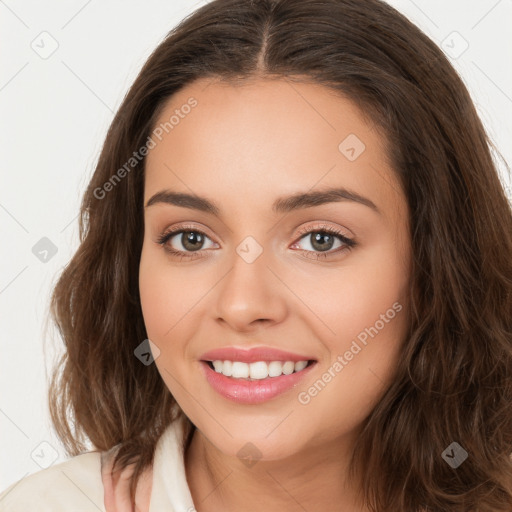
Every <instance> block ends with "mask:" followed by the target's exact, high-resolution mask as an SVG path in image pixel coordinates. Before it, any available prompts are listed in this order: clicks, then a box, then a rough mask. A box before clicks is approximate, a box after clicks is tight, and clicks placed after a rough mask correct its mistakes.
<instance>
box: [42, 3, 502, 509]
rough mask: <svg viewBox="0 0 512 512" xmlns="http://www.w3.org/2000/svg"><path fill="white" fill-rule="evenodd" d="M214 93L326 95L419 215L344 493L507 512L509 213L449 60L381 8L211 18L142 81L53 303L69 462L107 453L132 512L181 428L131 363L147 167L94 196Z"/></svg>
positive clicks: (170, 42) (177, 34)
mask: <svg viewBox="0 0 512 512" xmlns="http://www.w3.org/2000/svg"><path fill="white" fill-rule="evenodd" d="M204 77H211V78H215V79H221V80H228V81H242V80H245V79H251V78H268V77H273V78H278V79H279V78H282V79H283V78H284V79H287V80H302V81H310V82H312V83H316V84H321V85H324V86H326V87H329V88H330V89H331V90H335V91H338V92H340V93H342V94H343V95H345V96H346V97H348V98H349V99H351V100H352V101H353V102H354V103H355V104H356V105H357V106H358V107H359V108H360V109H361V111H362V112H363V113H364V115H367V116H368V117H369V118H370V119H371V120H372V122H374V123H375V125H376V126H377V127H378V128H379V129H380V131H381V133H382V136H383V138H384V140H385V141H386V148H387V153H388V155H389V158H390V161H391V162H392V167H393V169H394V172H395V173H396V175H397V177H398V178H399V181H400V184H401V185H402V187H403V189H404V191H405V194H406V197H407V201H408V205H409V211H410V222H409V224H410V237H411V244H412V251H413V258H412V259H413V261H412V274H411V282H410V308H409V309H410V312H409V317H408V321H409V327H408V332H407V337H406V339H405V340H404V345H403V354H402V357H401V358H400V360H399V361H398V363H397V364H398V367H397V368H398V370H397V373H396V378H395V380H394V381H393V383H392V384H391V385H390V386H389V388H388V389H387V391H386V392H385V394H384V396H383V398H382V400H381V401H379V403H378V404H377V405H376V406H375V408H374V409H373V410H372V412H371V413H370V414H369V416H368V417H367V418H366V420H365V422H364V425H363V428H362V431H361V434H360V436H359V437H358V439H357V442H356V444H355V446H354V451H353V457H352V459H351V466H350V468H351V475H353V476H354V478H356V479H357V481H358V482H359V485H358V488H360V489H361V493H362V496H363V497H364V500H365V502H366V503H367V504H368V506H369V507H370V508H371V510H374V511H379V512H396V511H398V510H404V511H405V510H407V511H409V512H415V511H420V510H428V511H442V512H447V511H453V512H462V511H465V512H466V511H468V510H472V511H473V510H478V511H480V512H490V511H491V510H492V511H493V512H496V511H505V510H507V511H510V510H511V509H512V461H511V457H510V456H511V452H512V350H511V349H512V308H511V305H512V295H511V288H512V211H511V205H510V203H509V200H508V198H507V195H506V193H505V190H504V186H503V183H502V182H501V181H500V177H499V173H498V168H497V163H496V160H495V159H494V157H493V151H494V152H495V153H496V154H499V152H498V151H497V149H496V147H495V146H494V144H493V142H492V141H491V139H490V137H489V136H488V135H487V133H486V131H485V129H484V127H483V125H482V122H481V120H480V118H479V116H478V114H477V112H476V109H475V107H474V104H473V103H472V100H471V98H470V95H469V93H468V90H467V88H466V87H465V85H464V83H463V81H462V80H461V78H460V77H459V75H458V74H457V73H456V71H455V70H454V68H453V67H452V65H451V64H450V62H449V61H448V59H447V58H446V57H445V56H444V54H443V52H442V51H441V50H440V49H439V47H438V46H437V45H436V44H435V43H434V42H433V41H432V40H430V39H429V38H428V37H427V36H426V35H425V34H424V33H423V32H422V31H421V30H420V29H418V28H417V27H416V26H415V25H414V24H413V23H411V22H410V21H409V20H408V19H407V18H406V17H404V16H403V15H402V14H400V13H399V12H398V11H396V10H395V9H394V8H392V7H391V6H389V5H388V4H386V3H385V2H383V1H381V0H258V1H252V0H214V1H212V2H210V3H209V4H206V5H205V6H203V7H202V8H200V9H198V10H197V11H195V12H194V13H192V14H191V15H189V16H188V17H186V18H185V19H184V20H182V21H181V22H180V23H179V24H178V25H177V26H176V27H175V28H174V29H173V30H171V31H170V32H169V34H168V35H167V36H166V37H165V39H164V40H163V41H162V42H161V43H160V44H159V45H158V47H157V48H156V49H155V50H154V52H153V53H152V54H151V55H150V57H149V58H148V60H147V61H146V63H145V64H144V65H143V67H142V69H141V71H140V73H139V75H138V76H137V78H136V80H135V81H134V83H133V85H132V86H131V88H130V89H129V91H128V93H127V94H126V96H125V98H124V99H123V102H122V104H121V106H120V107H119V109H118V111H117V113H116V114H115V116H114V119H113V121H112V123H111V126H110V128H109V130H108V133H107V136H106V139H105V142H104V144H103V147H102V150H101V154H100V156H99V159H98V162H97V165H96V168H95V171H94V174H93V176H92V178H91V180H90V182H89V184H88V187H87V190H86V192H85V195H84V196H83V199H82V203H81V207H80V219H79V232H80V234H79V237H80V244H79V247H78V249H77V251H76V253H75V254H74V256H73V257H72V259H71V260H70V262H69V264H68V265H67V266H66V267H65V268H64V270H63V271H62V273H61V274H60V276H59V279H58V282H57V284H56V285H55V287H54V290H53V294H52V298H51V304H50V306H51V317H52V319H53V320H54V322H55V324H56V325H57V327H58V331H59V333H60V335H61V337H62V340H63V343H64V353H63V355H62V357H61V359H60V360H59V363H58V365H56V366H55V368H54V369H53V371H52V376H51V383H50V393H49V407H50V414H51V419H52V422H53V424H54V426H55V429H56V431H57V434H58V436H59V438H60V439H61V441H62V442H63V444H64V446H65V448H66V450H67V453H68V455H73V456H74V455H77V454H79V453H81V452H83V451H84V450H85V449H86V447H85V444H84V440H86V439H89V440H90V442H91V443H92V444H93V445H94V447H95V448H96V449H98V450H102V451H103V450H109V449H111V448H112V447H114V446H116V445H118V447H119V450H118V452H117V455H116V459H115V464H116V465H117V466H119V468H121V469H122V468H124V467H126V466H127V465H128V464H134V468H135V470H134V472H133V476H132V480H131V486H130V491H131V498H132V500H133V499H134V495H135V490H136V485H137V481H138V479H139V477H140V476H141V474H142V472H143V471H144V469H145V468H148V467H150V466H151V465H152V463H153V460H154V451H155V446H156V443H157V441H158V439H159V437H160V436H161V435H162V433H163V431H164V430H165V429H166V428H167V427H168V426H169V425H170V424H171V423H172V422H173V421H175V420H176V419H177V418H178V417H179V416H180V415H183V414H184V413H183V411H182V410H181V409H180V407H179V405H178V404H177V402H176V400H175V399H174V397H173V396H172V395H171V393H170V391H169V390H168V389H167V387H166V386H165V384H164V382H163V380H162V378H161V376H160V375H159V373H158V370H157V368H156V366H155V365H154V364H152V365H149V366H145V365H143V364H141V363H140V361H139V360H138V359H137V358H136V357H135V356H134V349H135V348H136V347H137V346H138V345H139V344H140V343H141V342H142V340H144V339H146V338H147V333H146V330H145V326H144V321H143V316H142V310H141V305H140V297H139V290H138V272H139V260H140V255H141V249H142V242H143V234H144V224H143V215H144V212H143V190H144V165H145V159H141V160H140V161H138V162H137V163H136V165H134V166H133V169H131V170H130V172H127V173H126V176H124V177H123V179H121V180H119V182H118V183H116V185H115V187H113V190H110V191H109V192H108V193H106V194H103V195H100V194H99V193H98V190H100V189H103V190H105V189H106V187H105V186H104V185H105V183H106V182H108V181H109V180H111V178H112V176H113V175H114V174H116V172H117V171H118V170H119V169H120V168H122V167H123V165H124V164H125V163H126V162H127V161H129V159H130V158H131V157H132V156H133V152H134V151H136V150H138V149H139V148H141V147H142V146H144V145H145V144H146V141H147V138H148V136H149V135H150V133H151V131H152V129H153V127H154V124H155V121H156V119H157V116H158V114H159V112H161V109H162V107H163V106H164V103H165V102H167V100H169V98H170V97H171V96H172V95H173V94H174V93H176V92H177V91H178V90H180V89H182V88H183V87H184V86H186V85H187V84H190V83H191V82H193V81H194V80H196V79H199V78H204ZM505 165H506V163H505ZM507 169H508V170H509V172H510V169H509V168H508V166H507ZM188 427H189V428H188V429H187V430H186V434H187V435H186V440H187V443H188V442H189V441H190V439H191V434H192V433H193V428H194V426H193V425H192V424H191V422H190V420H188ZM452 442H457V443H459V445H460V446H461V447H463V448H464V449H465V450H466V451H467V453H468V458H467V460H466V461H464V463H462V464H461V465H460V466H459V467H457V468H456V469H455V468H453V467H451V466H450V465H449V464H447V463H446V462H445V460H443V457H442V453H443V452H444V450H445V449H446V448H447V447H449V446H450V444H451V443H452Z"/></svg>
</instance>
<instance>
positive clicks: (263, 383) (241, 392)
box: [201, 361, 316, 404]
mask: <svg viewBox="0 0 512 512" xmlns="http://www.w3.org/2000/svg"><path fill="white" fill-rule="evenodd" d="M315 364H316V362H313V363H312V364H310V365H309V366H306V368H304V369H303V370H301V371H300V372H296V373H295V372H294V373H291V374H290V375H281V376H280V377H267V378H266V379H259V380H252V381H250V380H244V379H234V378H232V377H226V376H225V375H222V373H217V372H216V371H215V370H212V368H210V366H209V365H208V363H206V362H204V361H201V366H202V367H203V371H204V373H205V376H206V380H207V381H208V382H209V383H210V385H211V386H212V388H213V389H214V390H215V391H217V393H219V394H220V395H222V396H223V397H224V398H227V399H229V400H232V401H233V402H236V403H239V404H259V403H262V402H266V401H267V400H270V399H272V398H274V397H276V396H278V395H280V394H282V393H285V392H286V391H289V390H290V389H292V388H294V387H295V386H297V384H298V383H299V382H300V380H301V379H303V378H304V377H305V376H306V375H307V374H308V373H309V371H310V370H311V369H312V368H313V367H314V366H315Z"/></svg>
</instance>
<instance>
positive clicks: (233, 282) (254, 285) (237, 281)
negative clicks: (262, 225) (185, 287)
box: [215, 252, 290, 332]
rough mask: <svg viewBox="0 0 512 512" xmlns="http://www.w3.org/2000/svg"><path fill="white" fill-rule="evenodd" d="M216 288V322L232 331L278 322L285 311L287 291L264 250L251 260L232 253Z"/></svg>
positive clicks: (283, 317) (284, 315)
mask: <svg viewBox="0 0 512 512" xmlns="http://www.w3.org/2000/svg"><path fill="white" fill-rule="evenodd" d="M216 288H217V296H216V301H215V307H216V311H215V314H216V317H217V321H218V322H223V323H226V324H228V325H229V326H230V327H231V328H232V329H234V330H237V331H242V332H250V331H252V330H254V329H258V328H259V327H260V326H262V325H268V326H270V325H274V324H278V323H280V322H282V321H283V320H284V319H285V318H286V315H287V313H288V310H287V302H286V298H287V293H288V294H289V293H290V292H289V291H288V289H287V287H286V286H285V285H284V284H283V282H282V281H281V280H280V279H279V277H278V276H277V275H276V273H275V271H273V269H271V268H270V267H269V266H268V261H267V258H266V257H265V252H263V254H261V255H260V256H259V257H258V258H257V259H256V260H255V261H253V262H252V263H249V262H248V261H246V260H245V259H244V258H243V257H241V256H239V254H237V253H235V255H234V257H233V266H232V267H231V269H230V270H229V271H228V273H227V274H226V275H225V276H224V278H223V279H222V280H221V282H220V283H219V285H218V287H216Z"/></svg>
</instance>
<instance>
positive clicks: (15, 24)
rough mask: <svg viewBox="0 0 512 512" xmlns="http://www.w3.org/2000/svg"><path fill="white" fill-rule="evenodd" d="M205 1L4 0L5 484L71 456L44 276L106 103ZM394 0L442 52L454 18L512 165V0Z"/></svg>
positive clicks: (474, 82)
mask: <svg viewBox="0 0 512 512" xmlns="http://www.w3.org/2000/svg"><path fill="white" fill-rule="evenodd" d="M204 3H206V2H205V1H201V2H193V1H188V2H186V1H184V0H180V1H177V0H172V1H170V0H167V1H163V0H160V1H159V0H151V1H146V2H144V3H143V2H142V1H140V2H126V1H125V2H121V1H120V0H109V1H101V2H100V1H99V0H89V1H87V0H73V1H68V2H58V1H56V0H54V1H46V2H40V1H35V0H31V1H25V2H23V3H17V2H14V0H5V1H3V0H0V23H1V26H0V37H1V45H2V57H3V59H2V65H1V68H0V69H1V74H0V116H1V119H2V124H1V130H2V132H1V134H0V144H1V147H0V151H1V153H0V154H1V155H2V186H1V188H0V222H1V224H0V225H1V227H2V232H1V236H2V252H1V257H2V259H1V264H0V268H1V274H0V308H1V319H2V340H1V359H0V361H1V365H0V390H1V394H0V432H1V437H0V450H1V452H0V453H1V455H0V461H1V472H0V490H3V489H4V488H5V487H7V486H8V485H9V484H11V483H12V482H14V481H17V480H19V479H20V478H22V477H24V476H26V475H27V474H29V473H34V472H36V471H38V470H40V469H41V466H40V465H38V464H37V463H36V460H38V459H37V457H35V456H34V459H33V458H32V456H31V454H32V453H33V452H34V450H35V451H36V452H35V453H36V454H39V456H40V458H39V462H40V463H41V464H43V465H44V464H47V463H50V462H51V461H52V455H53V454H54V453H55V455H56V456H57V458H56V459H55V461H54V462H53V463H54V464H55V463H58V462H61V461H63V460H65V459H66V458H67V457H66V456H65V454H64V450H63V449H62V447H61V446H60V444H59V442H58V440H57V438H56V436H55V434H54V433H53V431H52V428H51V425H50V421H49V415H48V411H47V397H46V393H47V380H46V379H47V373H46V372H47V371H48V370H49V369H50V368H49V364H50V363H51V360H50V359H48V360H47V362H46V363H45V359H44V355H43V346H44V345H43V342H44V340H43V326H44V321H45V318H46V317H47V307H48V299H49V295H50V290H51V286H52V284H54V282H55V281H56V277H57V275H58V273H59V271H60V270H61V269H62V267H63V266H64V265H65V264H66V263H67V262H68V261H69V259H70V258H71V256H72V254H73V252H74V251H75V250H76V248H77V245H78V220H77V215H78V208H79V202H80V199H81V196H82V194H83V191H84V190H85V187H86V184H87V183H88V181H89V178H90V176H91V175H92V172H93V170H94V165H95V163H96V160H97V157H98V155H99V151H100V148H101V144H102V142H103V139H104V137H105V135H106V132H107V128H108V126H109V123H110V122H111V120H112V118H113V113H114V112H115V111H116V109H117V108H118V106H119V105H120V102H121V100H122V98H123V96H124V94H125V93H126V92H127V90H128V88H129V86H130V85H131V83H132V81H133V80H134V79H135V76H136V74H137V72H138V71H139V69H140V67H141V66H142V64H143V63H144V61H145V60H146V58H147V57H148V56H149V54H150V52H151V51H152V50H153V49H154V48H155V47H156V46H157V45H158V43H159V42H160V41H161V40H162V39H163V38H164V37H165V35H166V34H167V32H168V31H169V30H170V29H171V28H172V27H173V26H174V25H175V24H176V23H177V22H178V21H180V20H181V19H182V18H183V17H184V16H185V15H187V14H189V13H190V12H192V11H194V10H195V9H196V8H197V7H198V6H200V5H203V4H204ZM390 3H391V4H392V5H393V6H395V7H396V8H398V10H400V11H402V12H403V13H404V14H406V15H407V16H408V17H409V18H410V19H411V20H412V21H413V22H414V23H416V24H417V25H418V26H419V27H420V28H421V29H422V30H423V31H424V32H426V33H427V34H428V35H429V36H430V37H431V38H432V39H433V40H434V41H435V42H436V43H437V44H438V45H439V46H442V47H443V48H445V50H446V51H447V52H448V51H449V50H448V49H447V48H446V45H447V44H451V45H452V46H454V47H455V50H460V49H462V47H461V46H460V45H461V44H463V40H462V39H460V37H459V36H457V35H455V36H454V35H453V34H452V33H453V32H454V31H456V32H458V33H459V34H460V36H462V38H464V40H466V41H467V43H468V44H469V47H468V49H467V50H466V51H465V52H464V53H462V55H460V56H459V57H458V58H456V59H452V62H453V64H454V66H455V68H456V69H457V70H458V71H459V73H460V74H461V76H462V77H463V79H464V81H465V83H466V84H467V86H468V88H469V90H470V92H471V94H472V97H473V99H474V101H475V104H476V105H477V108H478V111H479V113H480V115H481V117H482V120H483V122H484V124H485V126H486V128H487V130H488V132H489V134H490V135H491V137H492V139H493V140H494V142H495V143H496V145H497V147H498V148H499V150H500V151H501V152H502V154H503V156H504V158H505V159H506V160H507V162H508V163H509V165H510V163H511V162H512V158H511V157H512V155H511V145H510V142H511V140H512V65H511V64H512V62H511V61H512V35H511V34H512V30H510V20H512V0H499V1H498V0H471V1H470V0H450V1H446V0H415V1H412V0H392V1H390ZM43 31H46V32H48V33H49V34H50V35H51V36H45V35H43V36H40V34H41V32H43ZM448 36H449V37H448ZM42 37H45V38H46V39H45V43H44V46H45V48H46V49H48V48H51V44H52V41H51V38H53V39H54V40H55V41H56V42H57V43H56V44H58V48H57V50H56V51H55V52H54V53H53V54H52V55H51V56H49V57H48V58H47V59H43V58H41V57H40V56H39V55H38V54H37V53H36V51H34V50H33V49H32V47H31V45H33V46H35V45H39V46H43V43H41V42H40V41H41V38H42ZM447 38H448V39H447ZM443 41H445V43H443ZM451 41H453V43H451ZM41 51H42V50H41ZM452 51H454V50H452ZM501 168H502V172H503V169H504V167H501ZM507 179H508V178H507ZM508 190H509V196H510V195H511V193H510V190H511V189H508ZM42 237H48V238H49V239H50V240H51V241H52V242H53V244H55V245H56V247H57V249H58V252H57V253H56V254H55V256H54V257H52V258H51V259H49V260H48V261H47V262H46V263H43V262H41V261H40V260H39V259H38V258H37V257H36V256H35V255H34V254H33V253H32V247H33V246H34V245H35V244H36V242H38V241H39V240H40V239H41V238H42ZM52 332H53V331H49V334H51V333H52ZM48 347H51V344H48ZM48 350H49V349H48ZM49 355H51V351H49ZM40 443H44V444H43V445H41V446H40Z"/></svg>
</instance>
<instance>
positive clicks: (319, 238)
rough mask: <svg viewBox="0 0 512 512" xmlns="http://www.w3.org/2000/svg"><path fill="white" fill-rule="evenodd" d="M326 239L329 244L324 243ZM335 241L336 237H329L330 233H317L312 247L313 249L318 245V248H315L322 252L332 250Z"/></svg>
mask: <svg viewBox="0 0 512 512" xmlns="http://www.w3.org/2000/svg"><path fill="white" fill-rule="evenodd" d="M325 238H327V239H328V241H327V243H325V240H324V242H323V243H322V240H323V239H325ZM329 239H330V240H329ZM333 241H334V237H333V236H332V235H329V234H328V233H316V234H315V235H314V236H313V243H312V245H313V247H315V245H316V244H318V246H317V247H315V249H318V250H320V251H326V250H329V249H331V248H332V244H333Z"/></svg>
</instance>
